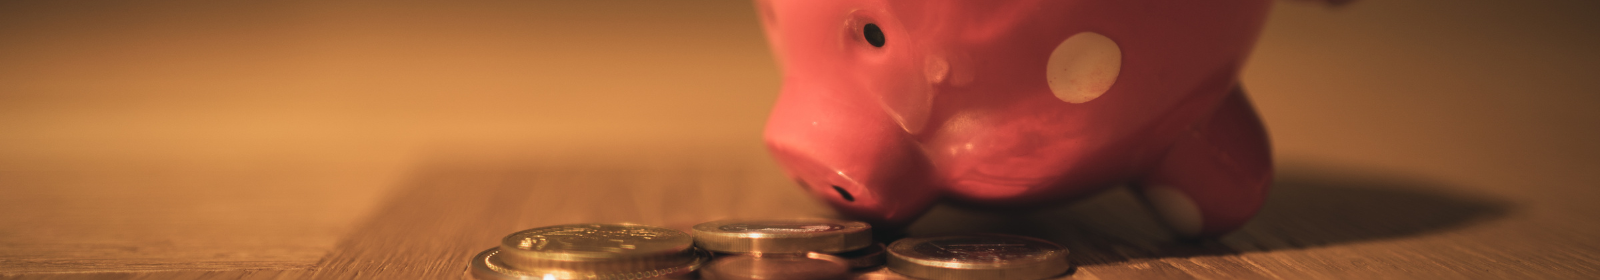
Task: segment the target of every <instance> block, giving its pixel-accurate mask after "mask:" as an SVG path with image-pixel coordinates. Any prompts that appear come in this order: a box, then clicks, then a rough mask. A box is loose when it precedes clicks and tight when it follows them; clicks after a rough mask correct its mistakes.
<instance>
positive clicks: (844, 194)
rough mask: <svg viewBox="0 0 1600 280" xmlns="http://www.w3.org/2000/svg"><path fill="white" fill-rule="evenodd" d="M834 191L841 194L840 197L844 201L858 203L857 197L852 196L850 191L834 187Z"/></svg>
mask: <svg viewBox="0 0 1600 280" xmlns="http://www.w3.org/2000/svg"><path fill="white" fill-rule="evenodd" d="M833 191H836V192H839V197H840V198H844V201H849V202H856V196H853V195H850V191H847V190H844V188H840V187H839V186H833Z"/></svg>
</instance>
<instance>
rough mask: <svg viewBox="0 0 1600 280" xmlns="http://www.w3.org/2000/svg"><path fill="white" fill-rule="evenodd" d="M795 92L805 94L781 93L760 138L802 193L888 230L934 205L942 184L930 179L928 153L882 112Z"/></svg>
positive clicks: (852, 216)
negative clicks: (829, 101) (830, 102)
mask: <svg viewBox="0 0 1600 280" xmlns="http://www.w3.org/2000/svg"><path fill="white" fill-rule="evenodd" d="M796 94H805V93H804V92H802V93H791V92H785V95H786V97H790V98H780V101H779V104H778V106H777V107H776V108H774V110H773V113H772V117H771V118H769V119H768V124H767V129H766V133H765V140H766V144H767V148H768V150H769V151H770V152H771V154H772V155H773V158H774V159H776V160H777V161H778V163H779V164H781V165H782V166H783V167H784V169H785V170H786V171H788V174H789V175H790V176H791V177H792V178H791V179H793V180H794V181H795V182H796V183H797V184H799V185H800V186H801V187H802V188H803V189H804V190H806V192H807V193H809V194H811V195H812V196H815V197H817V198H820V199H821V200H822V201H825V202H827V203H828V204H830V206H833V208H834V209H836V210H839V212H840V213H841V214H843V215H845V216H849V217H851V218H855V219H861V220H864V221H868V222H871V223H873V224H876V225H880V226H891V227H893V226H902V225H905V224H908V223H910V222H911V220H912V219H914V218H916V217H917V216H919V215H921V214H922V212H923V211H925V210H927V208H928V207H929V206H930V205H931V204H932V203H933V201H934V200H935V198H936V197H937V196H938V192H939V191H938V190H939V188H937V187H935V184H934V182H931V181H930V179H928V178H932V177H934V176H930V174H931V172H932V170H931V169H932V168H931V166H930V165H929V163H928V160H927V158H926V157H925V156H923V154H922V152H921V151H920V149H919V148H918V146H917V145H916V144H915V143H914V142H913V141H912V140H911V136H910V135H909V134H908V133H906V132H905V131H904V130H903V129H901V127H900V125H899V124H897V123H896V121H894V120H892V119H890V118H889V117H888V116H887V114H886V112H883V111H882V110H875V108H871V107H864V106H854V105H855V104H818V102H807V101H817V100H814V99H813V100H807V99H805V98H793V97H795V96H793V95H796ZM784 99H787V100H784ZM823 103H827V102H823ZM828 105H836V106H828Z"/></svg>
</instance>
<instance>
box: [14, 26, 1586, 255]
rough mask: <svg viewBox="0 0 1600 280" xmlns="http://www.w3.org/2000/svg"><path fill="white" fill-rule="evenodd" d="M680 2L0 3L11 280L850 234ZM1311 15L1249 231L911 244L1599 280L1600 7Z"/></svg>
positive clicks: (1276, 96) (1294, 54) (1110, 210)
mask: <svg viewBox="0 0 1600 280" xmlns="http://www.w3.org/2000/svg"><path fill="white" fill-rule="evenodd" d="M664 2H666V1H604V2H601V1H537V2H536V1H474V2H472V3H443V2H423V1H402V2H385V3H332V2H329V3H321V2H317V3H306V2H288V1H279V2H260V1H254V2H240V1H221V2H215V3H210V2H207V3H200V2H195V3H148V2H146V1H110V2H96V3H73V2H62V1H50V2H17V1H13V2H4V3H0V278H7V279H10V278H17V279H78V278H94V279H100V278H104V279H186V278H190V279H199V278H218V279H231V278H253V279H276V278H308V277H320V278H369V279H396V278H399V279H413V278H423V279H427V278H449V279H458V278H461V277H464V272H465V269H466V261H467V258H468V257H469V256H471V255H473V254H475V253H477V252H478V251H481V250H483V249H486V248H489V247H492V246H494V245H495V244H496V242H497V241H496V240H497V239H498V238H499V237H500V236H503V235H505V234H507V233H510V232H512V231H515V230H519V229H525V228H531V227H538V226H544V225H553V224H561V223H578V222H623V221H628V222H639V223H647V224H656V225H663V226H668V227H675V228H680V229H683V228H687V227H688V226H690V225H693V224H695V223H699V222H703V221H709V220H714V219H719V218H732V217H785V216H828V215H832V213H831V212H830V210H829V209H827V208H826V207H824V206H823V205H821V204H820V203H818V202H816V201H812V200H811V199H810V198H809V197H806V196H804V195H803V194H802V193H801V192H800V190H799V188H797V187H795V186H792V183H791V182H789V180H787V179H785V178H783V176H782V174H781V171H780V170H778V169H777V168H776V167H775V165H774V164H773V163H772V162H771V160H770V159H769V158H768V157H767V156H766V154H765V153H764V151H763V150H762V148H761V143H760V131H761V126H762V123H763V122H764V120H765V114H766V112H767V110H768V109H769V107H770V106H771V103H772V102H773V100H774V99H775V96H776V93H777V90H778V86H779V73H778V72H777V70H776V68H775V66H774V64H773V62H772V60H771V56H770V54H769V53H768V51H767V50H766V45H765V42H764V41H763V40H764V39H763V37H762V36H763V35H762V34H761V33H760V29H759V27H758V26H757V25H756V24H757V21H756V18H755V15H754V12H753V10H752V8H751V7H750V4H749V3H747V2H744V1H690V2H687V3H670V4H668V3H664ZM673 2H684V1H673ZM1312 2H1314V1H1285V2H1280V3H1278V5H1277V6H1276V7H1275V8H1274V11H1273V12H1274V14H1273V16H1272V18H1271V19H1270V21H1269V24H1268V27H1267V30H1266V31H1265V32H1264V34H1263V35H1262V39H1261V41H1260V42H1259V44H1258V47H1257V49H1256V52H1255V55H1254V57H1253V58H1252V60H1251V62H1250V64H1249V65H1248V67H1247V69H1246V70H1245V75H1244V80H1245V81H1244V82H1245V85H1246V87H1247V89H1248V90H1249V91H1250V94H1251V96H1252V98H1253V99H1254V100H1255V102H1256V103H1257V105H1258V106H1259V108H1260V111H1261V113H1262V114H1263V116H1264V118H1265V121H1266V122H1267V125H1268V127H1269V130H1270V133H1271V135H1272V139H1273V144H1274V149H1275V156H1276V159H1277V162H1278V169H1279V173H1278V178H1277V181H1276V182H1275V184H1274V189H1273V193H1272V197H1271V199H1270V201H1269V202H1268V204H1267V206H1266V208H1265V209H1263V211H1262V212H1261V215H1260V216H1259V217H1258V218H1256V219H1255V220H1253V221H1252V222H1251V223H1250V224H1249V225H1248V226H1246V228H1245V229H1243V230H1241V231H1239V232H1237V233H1234V234H1232V235H1229V236H1226V237H1224V238H1221V239H1218V240H1211V241H1205V242H1199V243H1184V242H1178V241H1175V240H1173V238H1172V237H1171V236H1170V235H1169V234H1168V233H1166V232H1165V231H1164V230H1162V229H1161V228H1160V227H1159V226H1158V225H1157V224H1156V222H1155V220H1154V219H1153V218H1152V217H1151V216H1150V213H1149V212H1148V211H1147V210H1145V209H1144V208H1142V206H1140V205H1139V204H1138V203H1137V202H1136V201H1135V200H1134V199H1133V198H1132V197H1131V196H1130V194H1129V193H1128V192H1127V191H1126V190H1114V191H1111V192H1108V193H1106V194H1104V195H1101V196H1096V197H1093V198H1090V199H1087V200H1085V201H1080V202H1077V203H1073V204H1064V205H1061V206H1058V207H1052V208H1047V209H1038V210H1034V211H1026V212H1013V213H996V212H985V211H978V210H970V209H958V208H951V207H944V206H940V207H938V208H936V209H934V211H933V212H931V213H930V214H929V215H928V216H926V217H925V218H923V219H922V220H919V221H918V222H917V223H916V224H914V225H913V226H912V227H911V229H910V233H911V234H913V235H930V234H940V233H954V232H1009V233H1018V234H1027V235H1033V236H1038V237H1042V238H1047V239H1050V240H1053V241H1056V242H1059V243H1062V244H1063V245H1066V246H1068V247H1069V248H1070V249H1071V250H1072V255H1071V257H1072V260H1073V261H1074V263H1075V264H1076V265H1077V268H1076V269H1075V270H1074V272H1072V273H1071V274H1069V275H1066V276H1063V277H1062V278H1065V279H1125V278H1135V279H1138V278H1178V279H1184V278H1201V279H1234V278H1290V279H1301V278H1329V279H1350V278H1428V279H1432V278H1472V279H1478V278H1516V279H1554V278H1600V203H1597V202H1596V201H1600V145H1597V144H1595V143H1600V108H1597V106H1600V52H1597V51H1596V50H1600V36H1597V35H1600V17H1595V16H1594V15H1596V14H1600V4H1595V3H1593V2H1591V1H1580V0H1547V1H1497V0H1387V1H1386V0H1366V1H1355V2H1353V3H1350V4H1348V5H1344V6H1339V7H1330V6H1327V5H1322V4H1317V3H1312ZM882 275H883V274H869V275H868V277H867V278H868V279H883V278H882Z"/></svg>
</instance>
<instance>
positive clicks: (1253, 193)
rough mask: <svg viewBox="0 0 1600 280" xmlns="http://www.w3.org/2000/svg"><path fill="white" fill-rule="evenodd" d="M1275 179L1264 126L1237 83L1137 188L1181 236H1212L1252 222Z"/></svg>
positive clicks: (1179, 140) (1183, 136)
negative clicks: (1211, 112) (1210, 113)
mask: <svg viewBox="0 0 1600 280" xmlns="http://www.w3.org/2000/svg"><path fill="white" fill-rule="evenodd" d="M1271 182H1272V154H1271V148H1270V147H1269V143H1268V142H1267V135H1266V131H1265V130H1264V129H1263V127H1262V124H1261V120H1260V118H1259V117H1257V116H1256V112H1255V109H1254V108H1253V106H1251V105H1250V100H1249V99H1248V98H1247V97H1245V95H1244V92H1243V91H1242V90H1240V89H1238V88H1235V89H1234V90H1233V92H1232V93H1230V94H1228V96H1227V97H1226V100H1224V101H1223V102H1222V103H1221V104H1220V105H1219V107H1218V108H1217V110H1216V112H1215V113H1213V115H1212V116H1211V117H1210V118H1209V119H1207V120H1204V121H1202V122H1200V123H1198V124H1196V125H1195V126H1193V127H1191V128H1190V129H1189V130H1187V131H1185V132H1184V134H1183V135H1182V136H1180V138H1179V139H1178V141H1177V142H1176V143H1175V144H1174V145H1173V146H1172V148H1171V149H1170V150H1168V152H1167V155H1166V156H1165V158H1163V159H1162V161H1161V162H1160V163H1159V164H1157V166H1156V167H1155V169H1154V170H1153V171H1152V172H1151V173H1149V174H1148V175H1146V176H1145V177H1144V178H1142V179H1141V180H1139V181H1137V182H1135V183H1134V190H1135V191H1136V192H1138V193H1139V194H1141V196H1142V197H1143V198H1144V200H1145V202H1147V203H1148V204H1149V205H1150V207H1151V208H1152V209H1153V210H1154V211H1155V212H1156V214H1157V215H1158V216H1160V218H1161V220H1162V221H1164V222H1165V223H1166V225H1167V226H1169V227H1170V228H1172V229H1173V231H1174V232H1176V233H1177V234H1178V235H1179V236H1181V237H1185V238H1195V237H1214V236H1219V235H1222V234H1225V233H1228V232H1231V231H1233V230H1235V229H1238V228H1239V227H1241V226H1243V225H1244V223H1245V222H1247V221H1249V219H1250V217H1252V216H1254V215H1255V213H1256V211H1257V210H1258V209H1260V208H1261V205H1262V203H1263V202H1264V201H1265V200H1266V197H1267V189H1268V187H1269V186H1270V185H1271Z"/></svg>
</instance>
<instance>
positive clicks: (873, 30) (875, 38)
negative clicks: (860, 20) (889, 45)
mask: <svg viewBox="0 0 1600 280" xmlns="http://www.w3.org/2000/svg"><path fill="white" fill-rule="evenodd" d="M861 36H862V37H865V38H866V39H867V43H868V44H872V46H874V47H883V29H881V28H878V25H877V24H871V23H868V24H867V26H864V27H861Z"/></svg>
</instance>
